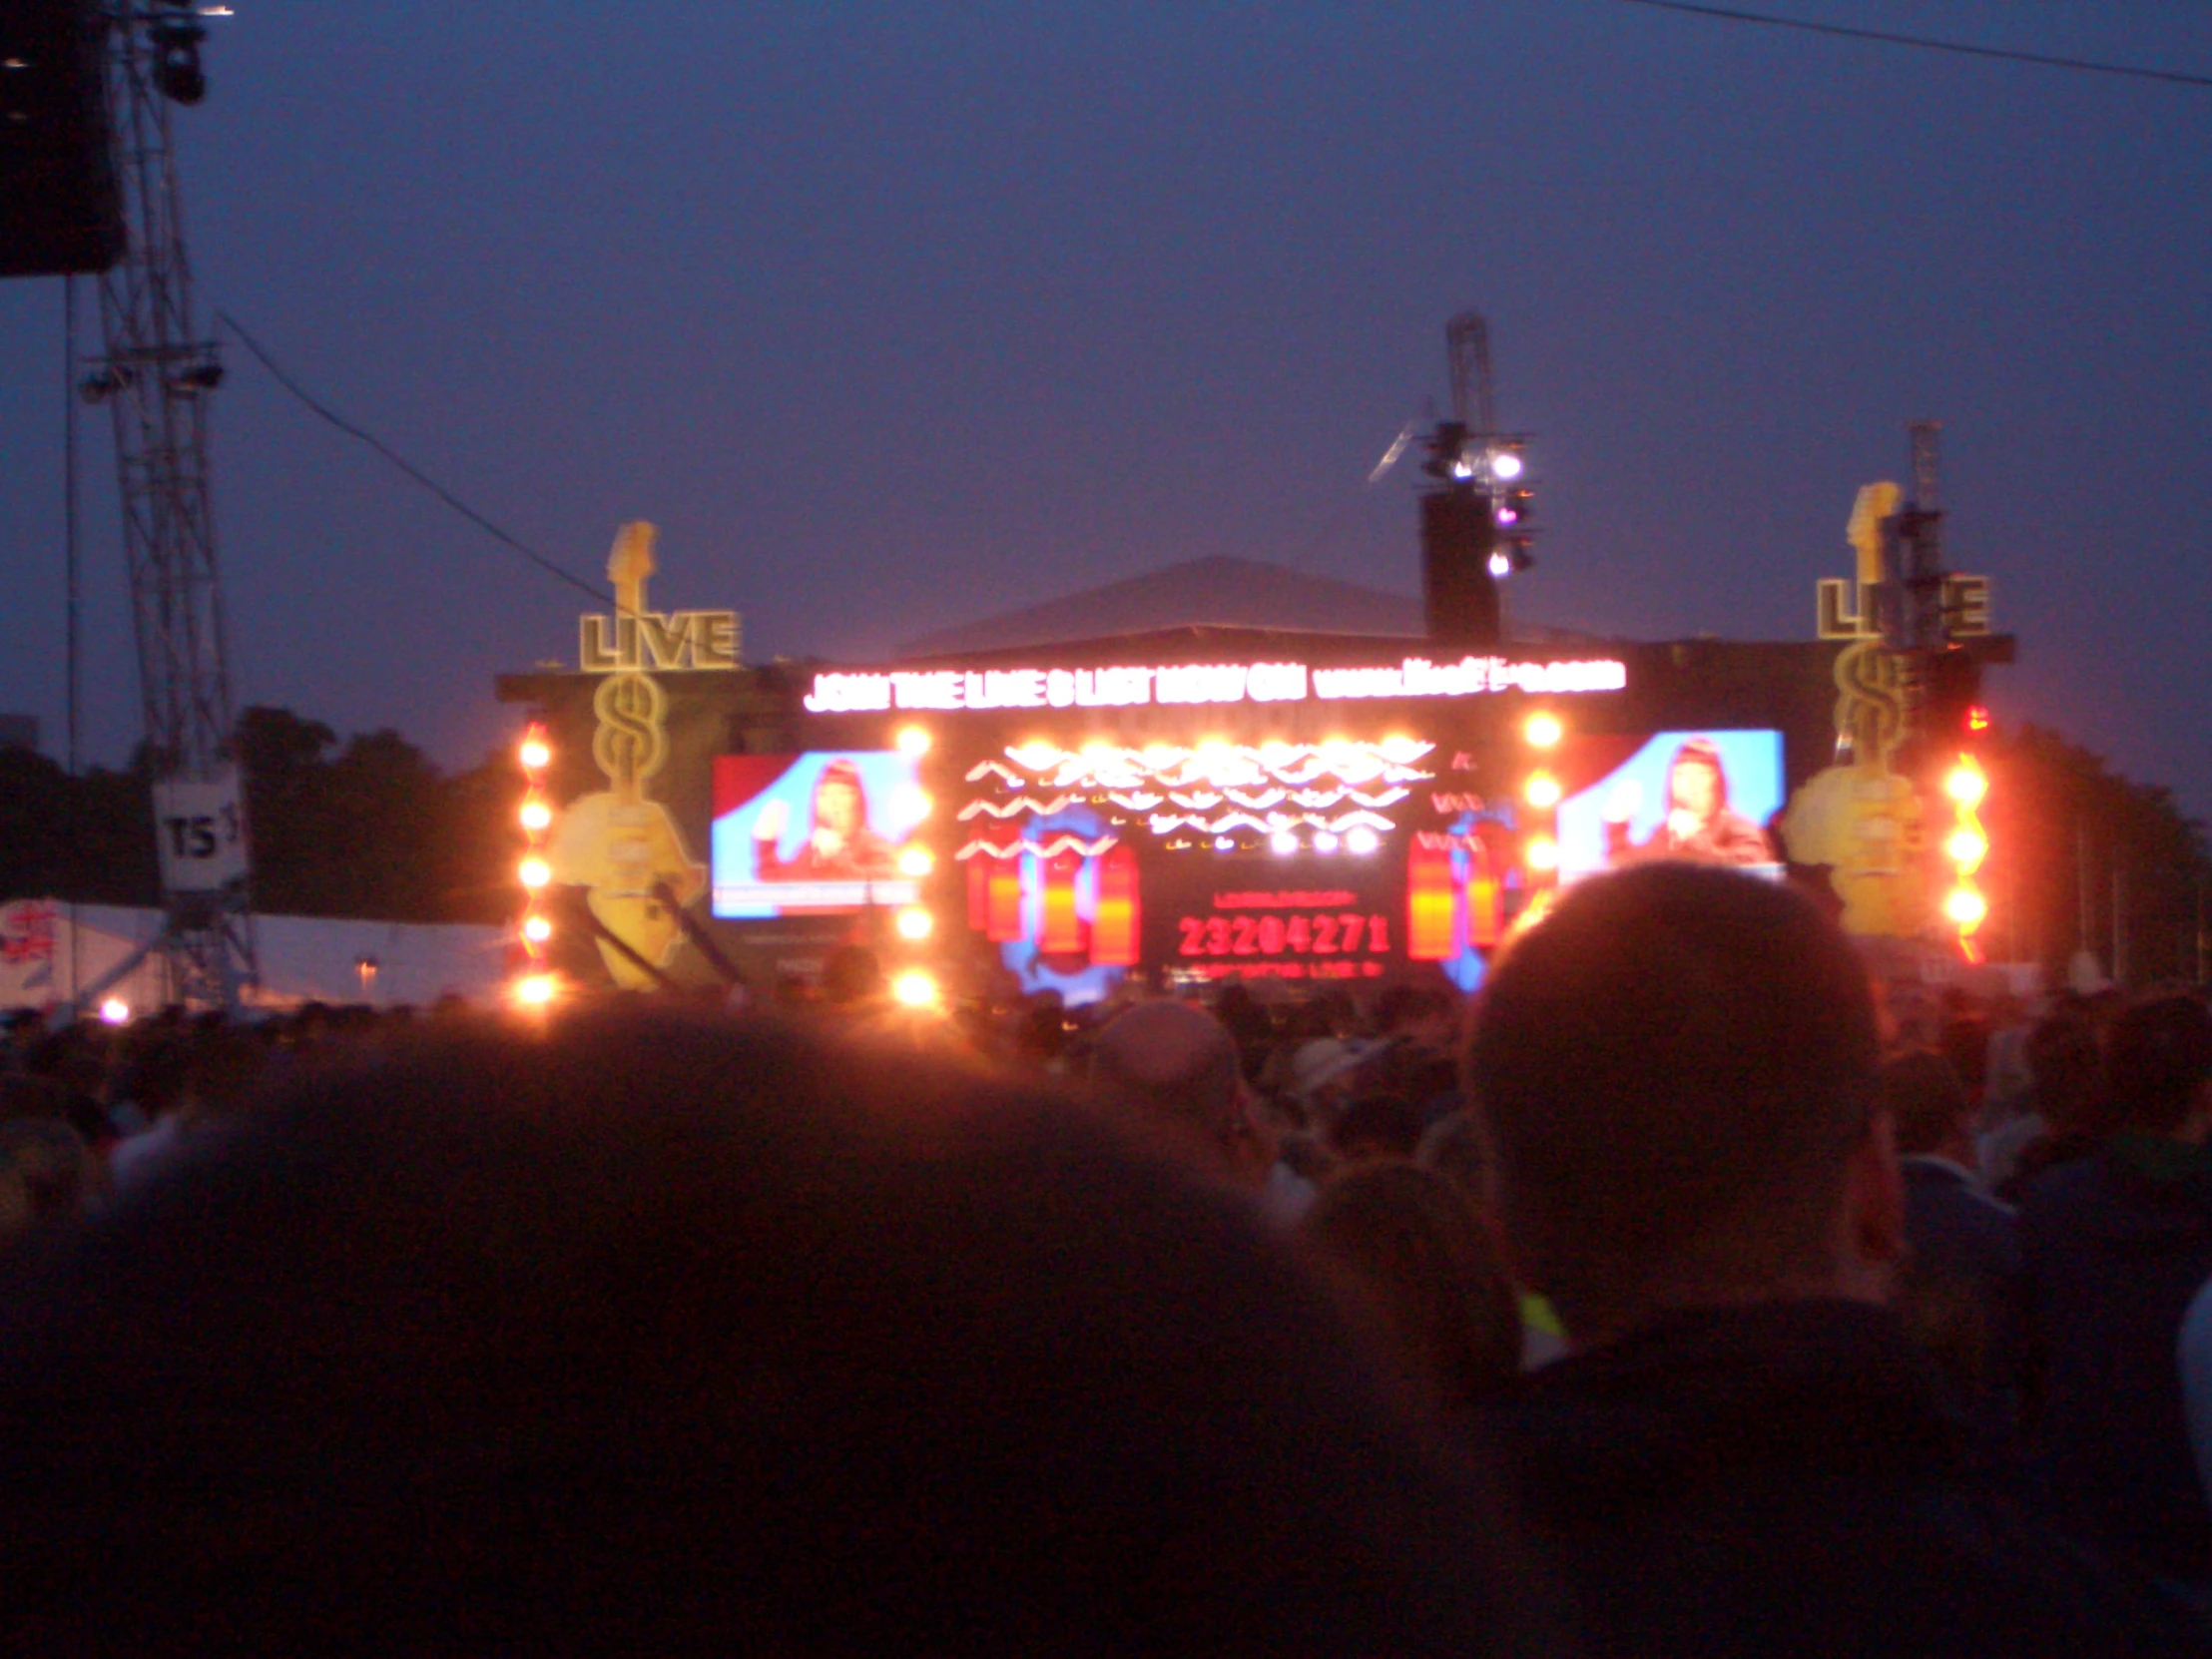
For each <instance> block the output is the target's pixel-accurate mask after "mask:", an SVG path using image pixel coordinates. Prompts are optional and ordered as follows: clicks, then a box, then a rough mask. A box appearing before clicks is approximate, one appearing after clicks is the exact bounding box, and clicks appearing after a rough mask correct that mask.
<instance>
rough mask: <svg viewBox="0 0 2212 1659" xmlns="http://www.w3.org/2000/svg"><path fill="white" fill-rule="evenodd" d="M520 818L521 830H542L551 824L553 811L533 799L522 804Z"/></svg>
mask: <svg viewBox="0 0 2212 1659" xmlns="http://www.w3.org/2000/svg"><path fill="white" fill-rule="evenodd" d="M521 818H522V828H523V829H525V830H543V829H544V828H545V827H546V826H548V825H549V824H551V823H552V822H553V809H552V808H550V807H548V806H547V805H546V804H545V803H544V802H542V801H539V800H537V799H536V798H535V797H533V798H532V799H530V800H528V801H525V802H524V803H523V804H522V814H521Z"/></svg>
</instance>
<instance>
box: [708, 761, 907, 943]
mask: <svg viewBox="0 0 2212 1659" xmlns="http://www.w3.org/2000/svg"><path fill="white" fill-rule="evenodd" d="M928 811H929V803H928V800H927V798H926V797H925V796H923V794H922V792H921V785H920V782H919V778H918V776H917V773H916V768H915V762H914V760H913V759H912V757H910V756H906V755H901V754H896V753H894V752H891V751H887V750H880V751H879V750H838V751H816V752H813V753H810V754H806V755H724V756H720V757H718V758H717V759H716V761H715V788H714V830H713V834H712V837H711V842H710V844H711V846H712V849H713V852H712V856H713V860H714V865H713V872H714V913H715V914H716V915H718V916H729V917H747V916H781V915H792V914H799V913H822V912H829V911H839V910H857V909H860V908H862V907H864V906H866V905H869V904H911V903H914V902H915V901H916V900H917V899H918V897H919V896H920V887H921V883H920V882H919V880H917V879H916V878H915V877H914V876H912V875H908V874H906V873H905V872H903V871H902V870H901V869H900V868H899V854H900V852H901V851H903V850H904V849H905V848H906V846H907V843H908V842H909V841H910V840H911V839H912V837H913V833H914V830H916V828H917V827H918V826H919V825H920V823H921V821H922V819H923V818H924V817H925V816H927V814H928Z"/></svg>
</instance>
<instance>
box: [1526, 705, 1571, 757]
mask: <svg viewBox="0 0 2212 1659" xmlns="http://www.w3.org/2000/svg"><path fill="white" fill-rule="evenodd" d="M1565 732H1566V728H1565V727H1564V726H1562V725H1560V724H1559V717H1558V716H1557V715H1554V714H1549V713H1546V714H1534V715H1530V716H1529V717H1528V724H1527V725H1526V726H1523V727H1522V728H1521V735H1522V736H1523V737H1525V738H1526V739H1527V740H1528V741H1529V743H1530V744H1531V745H1533V746H1534V747H1535V748H1537V749H1549V748H1550V747H1551V746H1552V745H1553V744H1555V743H1557V742H1558V741H1559V739H1560V738H1561V736H1563V735H1564V734H1565Z"/></svg>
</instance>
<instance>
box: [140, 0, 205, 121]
mask: <svg viewBox="0 0 2212 1659" xmlns="http://www.w3.org/2000/svg"><path fill="white" fill-rule="evenodd" d="M147 34H148V38H149V39H150V40H151V41H152V43H153V47H154V84H155V85H156V86H158V87H160V88H161V90H162V96H163V97H164V98H167V99H168V100H169V101H170V102H171V103H173V104H187V105H190V104H197V103H199V102H200V101H201V100H202V99H204V98H206V97H207V96H208V75H207V71H206V70H205V69H203V68H202V67H201V64H200V43H201V42H202V41H204V40H206V39H207V38H208V31H207V30H206V29H205V28H203V27H202V26H201V23H200V19H199V17H198V16H197V15H196V14H195V12H194V9H193V8H192V7H190V6H169V7H165V8H164V9H163V10H161V11H159V12H157V13H155V15H154V20H153V22H152V23H151V24H150V25H149V26H148V29H147Z"/></svg>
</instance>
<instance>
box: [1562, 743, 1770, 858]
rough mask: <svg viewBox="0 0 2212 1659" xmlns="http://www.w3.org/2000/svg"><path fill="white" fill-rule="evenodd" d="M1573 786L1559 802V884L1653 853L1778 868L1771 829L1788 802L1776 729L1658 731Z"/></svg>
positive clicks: (1660, 855)
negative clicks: (1594, 775)
mask: <svg viewBox="0 0 2212 1659" xmlns="http://www.w3.org/2000/svg"><path fill="white" fill-rule="evenodd" d="M1584 776H1587V774H1586V773H1585V774H1584ZM1574 782H1575V784H1576V785H1577V787H1575V788H1574V793H1573V794H1571V795H1568V796H1567V797H1565V798H1564V799H1563V800H1562V801H1561V802H1560V803H1559V837H1558V838H1559V875H1560V879H1561V880H1562V881H1572V880H1575V879H1578V878H1579V877H1581V876H1585V875H1592V874H1595V873H1597V872H1598V871H1599V870H1605V869H1619V868H1621V867H1623V866H1624V865H1628V864H1634V863H1641V862H1645V861H1647V860H1651V859H1658V858H1674V859H1683V860H1687V861H1689V862H1692V863H1705V864H1723V865H1729V866H1732V867H1734V868H1738V869H1745V870H1750V871H1753V872H1755V873H1759V874H1766V875H1772V876H1779V875H1780V874H1781V873H1782V853H1781V850H1780V848H1779V847H1778V846H1777V845H1776V842H1775V837H1774V833H1773V831H1772V830H1770V829H1769V828H1768V826H1769V825H1770V823H1771V822H1772V821H1773V819H1774V816H1775V815H1776V814H1777V813H1779V812H1780V811H1781V810H1782V805H1783V801H1784V786H1783V774H1782V734H1781V733H1779V732H1767V731H1757V732H1660V733H1656V734H1654V735H1653V736H1651V737H1649V738H1646V739H1644V740H1643V741H1642V742H1641V744H1639V745H1638V746H1637V748H1636V749H1635V751H1634V753H1632V754H1630V755H1629V756H1628V757H1627V758H1626V759H1624V760H1622V761H1620V762H1619V763H1618V764H1617V765H1613V766H1611V767H1610V768H1609V769H1608V770H1606V771H1605V772H1604V773H1603V774H1602V775H1600V776H1599V777H1597V778H1596V779H1595V781H1594V782H1588V783H1583V782H1581V781H1580V780H1579V779H1577V780H1575V781H1574Z"/></svg>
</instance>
